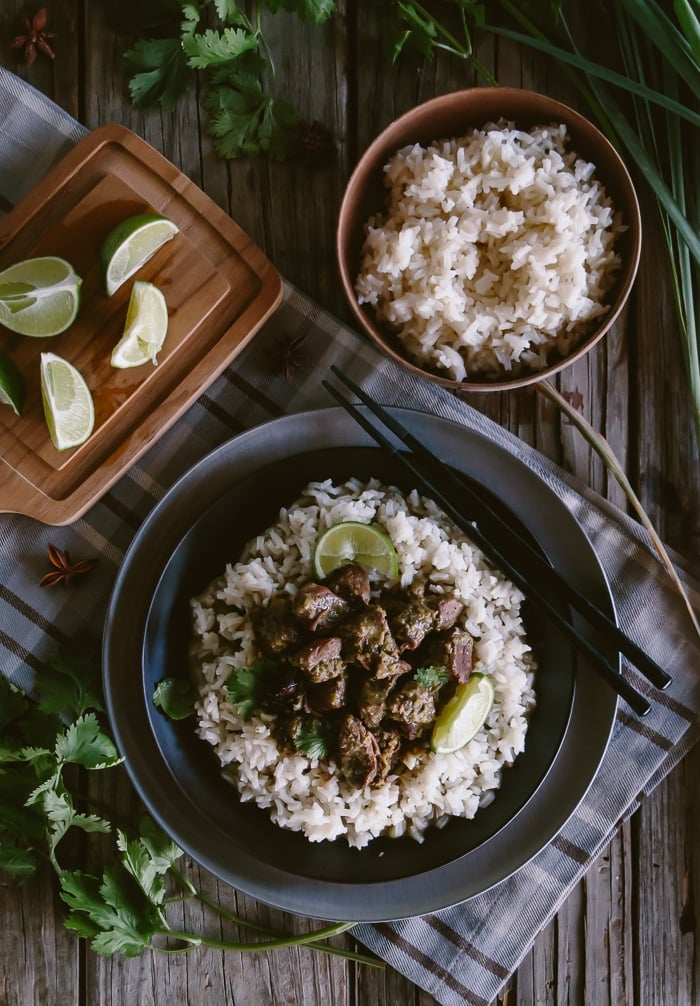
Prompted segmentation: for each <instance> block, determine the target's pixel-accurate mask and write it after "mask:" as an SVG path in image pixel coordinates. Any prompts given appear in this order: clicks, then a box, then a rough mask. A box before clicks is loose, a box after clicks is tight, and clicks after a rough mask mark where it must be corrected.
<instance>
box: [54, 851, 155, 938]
mask: <svg viewBox="0 0 700 1006" xmlns="http://www.w3.org/2000/svg"><path fill="white" fill-rule="evenodd" d="M60 894H61V898H62V900H63V901H65V903H66V904H67V905H68V906H69V908H71V913H70V914H69V916H68V918H67V920H66V925H67V926H68V928H69V929H75V930H76V931H77V932H79V933H80V934H81V935H83V936H88V937H90V938H91V945H92V948H93V950H94V951H95V952H96V953H98V954H102V955H105V956H108V955H110V954H113V953H122V954H124V955H125V956H126V957H137V956H138V955H139V954H140V953H141V952H142V951H143V950H144V949H145V948H146V947H148V946H149V945H150V940H151V937H152V936H153V934H154V933H155V932H157V931H158V929H160V928H161V927H162V925H163V919H162V915H161V914H160V912H159V910H158V909H157V908H156V907H155V906H154V905H152V904H151V903H150V902H149V901H148V898H147V897H146V896H145V894H144V893H143V891H141V889H140V888H139V886H138V885H137V884H136V882H135V881H134V879H133V878H132V877H131V876H130V875H129V874H128V873H127V871H126V870H125V869H124V867H122V866H119V865H117V866H115V867H110V868H108V869H106V870H105V871H104V872H103V875H102V881H100V880H98V878H97V877H93V876H90V875H89V874H86V873H83V872H82V871H80V870H74V871H67V870H65V871H64V872H63V873H62V874H61V892H60Z"/></svg>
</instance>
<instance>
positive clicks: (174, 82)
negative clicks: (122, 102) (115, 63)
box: [123, 38, 191, 108]
mask: <svg viewBox="0 0 700 1006" xmlns="http://www.w3.org/2000/svg"><path fill="white" fill-rule="evenodd" d="M123 58H124V61H125V63H126V65H127V68H128V70H129V71H130V72H131V73H132V74H133V76H132V77H131V80H130V81H129V93H130V94H131V100H132V101H133V103H134V104H135V105H138V106H140V107H145V106H147V105H155V104H159V105H162V106H163V108H173V106H174V105H175V104H176V102H177V100H178V99H179V98H181V97H182V96H183V94H185V93H186V92H187V89H188V87H189V85H190V79H191V70H190V68H189V66H188V63H187V56H186V54H185V52H184V50H183V48H182V44H181V42H180V39H177V38H151V39H148V38H142V39H139V40H138V41H137V42H136V44H135V45H134V47H133V49H129V50H128V52H125V53H124V57H123Z"/></svg>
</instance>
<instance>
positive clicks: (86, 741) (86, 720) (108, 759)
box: [56, 713, 123, 769]
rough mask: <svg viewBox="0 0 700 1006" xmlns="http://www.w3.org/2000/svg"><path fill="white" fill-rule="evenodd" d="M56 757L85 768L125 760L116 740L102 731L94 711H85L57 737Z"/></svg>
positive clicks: (100, 766)
mask: <svg viewBox="0 0 700 1006" xmlns="http://www.w3.org/2000/svg"><path fill="white" fill-rule="evenodd" d="M56 757H57V758H58V759H59V760H60V761H67V762H72V763H74V764H76V765H83V766H84V767H85V768H91V769H96V768H109V767H110V766H112V765H118V764H119V762H121V761H123V759H122V758H120V756H119V753H118V752H117V749H116V747H115V746H114V742H113V741H112V740H111V738H109V737H108V736H107V734H104V733H102V731H101V730H100V724H99V723H98V721H97V717H96V716H95V714H94V713H85V714H84V715H83V716H80V717H79V718H78V719H77V720H76V721H75V723H71V725H70V726H69V727H68V729H67V730H66V731H65V732H64V733H63V734H59V736H58V737H57V738H56Z"/></svg>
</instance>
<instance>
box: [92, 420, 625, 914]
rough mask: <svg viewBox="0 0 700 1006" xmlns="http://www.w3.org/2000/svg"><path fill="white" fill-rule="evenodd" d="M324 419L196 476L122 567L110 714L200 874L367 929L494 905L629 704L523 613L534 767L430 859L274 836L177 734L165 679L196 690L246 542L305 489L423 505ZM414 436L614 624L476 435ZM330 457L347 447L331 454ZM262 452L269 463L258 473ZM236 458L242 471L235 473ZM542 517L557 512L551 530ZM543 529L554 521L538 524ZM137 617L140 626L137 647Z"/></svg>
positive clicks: (449, 831)
mask: <svg viewBox="0 0 700 1006" xmlns="http://www.w3.org/2000/svg"><path fill="white" fill-rule="evenodd" d="M318 415H319V414H318V413H315V414H306V415H305V416H295V417H288V418H287V419H284V420H278V421H275V422H273V423H271V424H268V427H267V428H261V429H262V432H260V430H258V431H251V432H250V433H249V434H246V435H244V436H243V437H241V438H237V440H235V441H232V442H231V443H230V444H228V445H224V447H222V448H220V449H219V451H216V452H214V454H213V455H211V456H210V457H209V459H205V460H204V461H203V462H201V463H200V465H198V466H196V467H195V469H193V470H192V472H190V473H188V475H186V476H185V477H184V479H183V480H181V482H180V483H178V485H177V486H175V487H174V488H173V489H172V490H171V491H170V493H169V494H168V495H167V496H166V497H165V499H164V500H163V501H162V502H161V504H159V506H158V507H157V508H156V510H155V511H154V513H153V514H152V515H151V517H150V518H149V520H148V521H147V522H146V525H144V527H143V528H142V530H141V531H140V532H139V535H138V536H137V538H136V540H135V541H134V544H133V546H132V549H131V550H130V552H129V554H128V556H127V559H126V560H125V563H124V566H123V568H122V572H121V574H120V578H119V581H118V582H117V585H116V587H115V592H114V596H113V599H112V603H111V606H110V612H109V614H108V620H107V628H106V640H105V686H106V692H107V697H108V705H109V712H110V715H111V717H112V722H113V726H114V729H115V733H116V734H117V738H118V741H119V744H120V747H121V748H122V751H123V752H124V754H125V755H126V758H127V768H128V769H129V771H130V773H131V775H132V778H133V780H134V782H135V784H136V786H137V788H138V789H139V790H140V792H141V795H142V797H143V798H144V800H145V802H146V804H147V805H148V806H149V808H150V810H151V812H152V813H153V814H154V816H155V817H156V818H157V819H158V820H159V821H160V823H161V824H162V825H163V826H164V827H165V829H166V830H167V831H169V832H170V834H171V835H172V836H173V838H175V840H176V841H178V842H179V843H180V844H181V845H182V846H183V848H185V849H186V851H188V852H189V853H190V854H191V855H192V856H193V857H194V858H196V859H197V860H199V861H200V862H201V863H203V865H205V866H208V867H209V868H210V869H212V870H213V872H215V873H217V874H218V875H219V876H221V877H223V879H225V880H227V881H229V882H230V883H232V884H233V885H234V886H236V887H238V888H239V889H241V890H243V891H245V892H246V893H249V894H252V895H253V896H256V897H259V898H260V899H261V900H264V901H267V902H269V903H271V904H274V905H276V906H278V907H281V908H285V909H288V910H292V911H297V912H301V913H303V914H307V915H311V916H315V917H322V918H327V919H332V918H335V919H347V920H353V921H355V920H362V921H373V920H378V919H388V918H398V917H402V916H406V915H411V914H418V913H422V912H425V911H431V910H434V909H437V908H439V907H444V906H445V905H447V904H453V903H456V902H458V901H461V900H464V898H465V897H469V896H470V895H471V894H475V893H479V892H480V891H481V890H484V889H486V888H487V887H489V886H491V885H492V884H493V883H495V882H497V881H498V880H500V879H503V877H505V876H507V875H508V874H509V873H510V872H512V871H513V869H515V868H517V866H519V865H521V863H522V862H525V861H526V859H528V858H530V857H531V856H532V855H533V854H534V853H535V852H537V851H538V849H539V848H541V846H542V845H543V844H545V842H546V841H547V840H548V839H549V838H551V837H552V835H553V834H555V833H556V831H557V830H558V828H559V827H560V826H561V825H562V824H563V823H564V821H565V820H566V818H567V817H568V815H569V813H570V812H571V811H572V810H573V809H574V807H575V805H576V804H577V803H578V800H579V799H581V797H582V796H583V793H584V792H585V790H586V789H587V786H588V784H589V783H590V781H591V779H592V778H593V774H594V772H595V769H596V768H597V765H598V763H599V761H600V758H601V757H602V754H603V752H604V750H605V746H606V744H607V739H608V735H609V732H610V727H611V723H612V717H613V715H614V709H615V704H616V703H615V696H614V695H613V693H609V694H607V689H606V688H605V687H604V686H603V685H601V684H599V683H598V682H597V680H596V681H595V688H593V689H592V688H591V675H590V671H588V670H585V671H583V672H581V671H580V670H577V665H576V659H575V657H574V655H573V654H572V651H571V649H570V647H569V645H568V643H567V642H566V641H565V640H564V639H563V638H562V636H561V635H560V633H559V632H558V631H556V630H554V629H552V628H551V627H550V626H548V625H546V624H545V623H544V622H543V621H542V619H541V618H540V617H539V616H538V615H537V612H535V611H534V610H530V609H529V607H528V605H527V604H526V605H525V608H524V617H525V619H526V625H527V630H528V634H529V636H530V638H531V639H532V641H533V643H534V646H535V649H536V651H537V657H538V662H539V668H540V669H539V671H538V675H537V683H536V690H537V707H536V709H535V710H534V712H533V714H532V717H531V722H530V726H529V730H528V735H527V743H526V748H525V751H524V752H523V754H521V755H520V756H519V757H518V758H517V759H516V761H515V763H514V765H513V766H512V767H509V768H507V769H506V770H504V773H503V782H502V785H501V788H500V789H499V790H498V791H497V793H496V796H495V799H494V800H493V802H492V803H491V804H490V805H489V806H487V807H484V808H482V810H480V811H479V813H478V814H477V816H476V817H475V818H474V819H473V820H472V821H464V820H458V819H454V820H452V821H451V822H450V823H449V824H448V825H447V826H446V827H445V828H444V829H431V830H429V831H428V832H427V834H426V837H425V841H424V842H423V843H421V844H418V843H416V842H415V841H413V840H412V839H409V838H401V839H377V840H375V841H373V842H371V843H370V844H369V845H368V846H367V847H366V848H364V849H362V850H357V849H350V848H349V847H348V846H347V845H346V844H345V843H343V842H342V841H341V840H338V841H336V842H332V843H331V842H322V843H310V842H308V840H307V839H305V838H304V837H303V836H302V835H301V834H299V833H294V832H290V831H287V830H283V829H281V828H279V827H278V826H276V825H274V824H273V823H272V822H271V820H270V819H269V817H268V815H267V813H266V812H264V811H262V810H259V809H258V808H256V807H255V806H253V805H251V804H243V803H241V802H240V801H239V799H238V796H237V793H236V791H235V789H234V788H233V787H232V786H231V784H230V783H227V782H225V781H224V780H223V779H222V777H221V775H220V768H219V763H218V760H217V759H216V756H215V754H214V752H213V749H212V748H211V747H210V746H209V745H208V744H206V743H205V742H203V741H201V740H199V739H198V738H197V737H196V734H195V729H194V720H193V719H191V718H190V719H187V720H181V721H172V720H170V719H168V718H167V717H166V716H165V715H164V714H162V713H161V712H160V711H159V710H158V709H157V708H156V707H155V706H154V704H153V702H152V695H153V690H154V688H155V686H156V684H157V683H158V681H159V680H160V679H161V678H163V677H165V676H175V677H182V678H186V677H187V676H188V673H189V669H188V665H187V646H188V643H189V638H190V612H189V604H188V602H189V599H190V598H191V597H192V596H193V595H194V594H196V593H197V592H199V591H200V590H201V589H203V588H204V587H205V586H206V585H207V584H208V583H209V582H210V581H211V580H212V579H213V578H214V577H216V576H218V575H219V574H220V573H222V572H223V569H224V567H225V564H226V562H227V561H233V560H235V559H236V558H237V557H238V555H239V553H240V551H241V548H242V545H243V544H244V542H245V541H246V540H247V539H248V538H250V537H251V536H253V535H254V534H256V533H258V532H260V531H261V530H263V529H264V528H265V527H267V526H268V525H269V524H270V523H272V522H273V521H274V520H275V519H276V517H277V514H278V511H279V508H280V506H282V505H287V504H289V503H291V502H292V501H293V500H294V499H295V498H296V497H297V496H298V495H299V493H300V491H301V490H302V489H303V487H304V486H305V485H306V483H307V482H308V481H310V480H311V479H321V478H328V477H333V478H334V479H336V480H337V479H344V478H347V477H349V476H352V475H355V476H358V477H360V478H362V479H366V478H368V477H370V476H372V475H374V476H377V477H379V478H381V480H382V481H384V482H391V483H393V484H396V485H398V486H399V487H400V488H402V489H404V490H406V489H409V488H411V486H410V485H407V483H406V479H405V476H404V475H403V473H402V471H401V470H400V469H399V468H398V467H397V466H396V465H395V463H394V464H392V462H391V459H390V458H388V457H387V456H385V455H383V454H382V452H379V451H378V450H377V449H376V448H373V447H367V446H365V445H364V444H363V443H362V441H363V439H364V434H362V433H361V431H359V428H355V427H354V424H352V425H350V426H348V424H351V423H352V421H351V420H348V419H347V417H345V414H344V413H342V410H335V409H334V410H327V411H324V413H323V417H324V422H323V424H320V429H319V427H318V426H317V424H316V422H315V420H316V419H317V418H318ZM331 417H332V422H330V419H331ZM402 419H403V420H404V422H406V424H407V425H410V423H409V422H407V420H412V421H413V422H414V424H415V423H416V422H418V423H420V425H421V427H423V429H422V436H423V439H425V435H426V430H425V428H424V427H425V426H426V425H427V426H428V427H430V428H435V427H436V424H437V429H429V431H428V432H429V433H430V434H431V435H432V436H433V437H434V434H435V433H436V432H437V433H438V434H440V433H442V432H444V427H447V428H449V429H448V432H449V434H451V435H452V436H457V437H458V439H459V441H460V443H461V446H462V447H464V448H466V450H467V454H466V455H465V457H468V458H469V459H470V462H471V463H468V464H467V465H466V466H465V465H463V464H458V467H460V469H463V468H465V467H466V468H467V474H470V475H471V476H472V479H473V484H474V485H475V487H476V488H477V489H478V490H479V492H480V493H481V494H482V495H484V496H486V497H488V499H489V502H490V503H491V504H492V505H495V506H496V507H500V508H501V510H502V513H503V515H504V516H506V517H507V518H508V520H509V521H510V522H511V523H516V524H518V525H519V526H520V528H521V530H523V531H524V533H525V534H528V535H530V536H531V540H532V541H533V542H534V543H535V544H536V545H538V547H540V548H541V549H542V550H543V552H544V553H545V554H546V555H547V556H548V557H549V558H550V559H551V561H553V562H555V563H556V564H557V565H559V567H560V568H561V563H562V560H563V561H564V566H565V567H567V566H568V567H569V568H570V572H572V574H573V575H575V577H578V578H579V579H580V577H581V576H582V575H583V578H584V579H585V580H587V581H589V582H588V583H587V587H588V588H590V587H591V582H590V581H591V580H593V581H596V580H597V581H598V582H597V583H595V590H594V594H597V595H598V601H599V603H602V604H603V606H606V605H607V606H608V607H610V605H609V595H608V594H607V591H606V590H605V587H604V580H603V579H602V578H601V576H600V570H599V567H598V566H597V563H596V562H595V559H594V556H593V555H592V553H591V552H590V546H588V544H587V542H586V541H585V538H584V537H583V536H582V533H581V531H580V529H579V528H578V525H577V524H576V523H575V521H573V518H571V516H570V515H569V514H568V511H566V510H565V508H564V507H563V506H562V504H561V503H559V501H558V499H557V498H556V497H555V496H554V495H553V494H552V493H551V492H550V491H549V490H547V489H546V487H545V486H544V485H543V483H542V482H541V481H540V480H539V479H537V478H536V476H534V475H533V474H532V473H531V472H529V471H528V470H527V469H525V468H524V466H523V465H522V464H521V463H520V462H518V461H517V460H516V459H514V458H512V457H511V456H510V455H508V454H507V453H506V452H504V451H502V450H500V449H498V448H495V447H494V446H493V445H492V444H489V442H488V441H485V440H484V439H483V438H481V437H479V436H478V435H477V434H474V433H472V432H471V431H467V430H463V429H461V428H460V427H455V426H454V424H450V423H446V422H445V421H444V420H436V419H434V418H433V417H427V416H421V415H420V414H418V413H404V414H402ZM280 434H282V436H281V437H280ZM270 437H271V438H272V440H273V441H275V447H274V448H272V451H270V447H269V441H270ZM428 439H430V437H428ZM246 440H247V441H248V443H247V444H246V443H245V441H246ZM285 442H286V447H287V449H286V450H284V449H283V447H284V444H285ZM319 442H321V443H329V442H330V443H334V442H335V443H334V446H332V447H325V446H323V447H319V446H317V444H318V443H319ZM290 444H294V447H293V448H292V450H291V452H290V446H289V445H290ZM305 446H308V447H309V449H308V450H304V449H303V448H304V447H305ZM250 448H252V449H253V453H254V456H255V457H259V458H260V460H261V461H262V462H265V461H267V463H263V464H260V465H259V466H257V465H249V464H247V463H246V460H252V458H249V457H248V455H249V453H250V450H249V449H250ZM256 448H257V449H256ZM227 455H228V457H229V460H231V459H233V460H234V461H236V462H237V463H235V464H233V466H230V465H227V463H226V458H227ZM270 455H272V456H270ZM449 456H453V455H449ZM504 477H505V479H506V483H507V484H508V490H507V491H504V486H503V479H504ZM543 504H545V509H546V507H547V506H548V507H549V508H550V510H551V512H549V513H543V510H542V506H543ZM535 513H538V514H540V515H541V516H540V517H538V518H537V519H534V515H535ZM542 517H544V520H543V519H542ZM572 557H573V562H572ZM601 588H602V589H601ZM553 600H555V599H554V598H553ZM127 605H128V610H129V617H130V618H131V625H130V628H129V631H128V632H127V633H126V634H125V633H124V631H123V629H124V625H125V622H124V614H125V611H126V607H127ZM592 712H594V713H595V714H596V717H597V721H598V722H596V723H595V724H594V725H593V726H592V727H588V728H587V729H588V730H589V741H588V743H587V744H586V743H585V742H584V743H582V740H583V739H582V737H581V730H582V729H586V726H585V723H586V720H588V719H589V717H590V715H591V713H592ZM583 750H585V752H586V753H585V757H583V761H581V756H582V752H583ZM552 779H553V780H554V781H553V782H552V781H551V780H552ZM520 822H522V827H521V826H520V824H519V823H520Z"/></svg>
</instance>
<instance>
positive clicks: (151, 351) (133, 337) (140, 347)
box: [110, 280, 168, 370]
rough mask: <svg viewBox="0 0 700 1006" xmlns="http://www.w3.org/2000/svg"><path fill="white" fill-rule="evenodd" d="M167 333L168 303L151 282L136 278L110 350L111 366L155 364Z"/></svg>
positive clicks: (123, 366)
mask: <svg viewBox="0 0 700 1006" xmlns="http://www.w3.org/2000/svg"><path fill="white" fill-rule="evenodd" d="M167 334H168V305H167V304H166V303H165V297H164V296H163V294H162V292H161V291H160V290H159V289H158V287H157V286H154V285H153V283H145V282H143V281H142V280H136V282H135V283H134V286H133V289H132V291H131V299H130V300H129V309H128V311H127V312H126V322H125V324H124V334H123V335H122V337H121V339H120V340H119V342H118V343H117V344H116V346H115V347H114V350H113V351H112V358H111V360H110V362H111V364H112V366H113V367H118V368H119V369H120V370H123V369H124V368H126V367H140V366H141V364H142V363H154V364H155V363H157V362H158V360H157V359H156V357H157V355H158V351H159V349H161V347H162V345H163V343H164V342H165V336H166V335H167Z"/></svg>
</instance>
